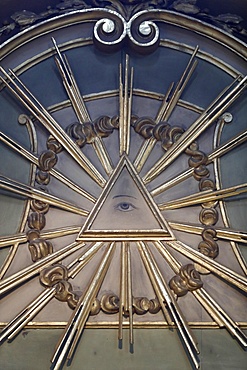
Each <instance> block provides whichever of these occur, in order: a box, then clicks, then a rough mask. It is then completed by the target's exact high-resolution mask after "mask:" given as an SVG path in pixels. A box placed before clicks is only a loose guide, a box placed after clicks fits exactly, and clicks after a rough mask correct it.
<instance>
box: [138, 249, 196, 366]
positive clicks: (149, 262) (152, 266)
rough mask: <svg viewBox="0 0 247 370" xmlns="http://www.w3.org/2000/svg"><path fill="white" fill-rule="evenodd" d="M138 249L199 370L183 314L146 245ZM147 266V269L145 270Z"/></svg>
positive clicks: (189, 331) (190, 334) (194, 348)
mask: <svg viewBox="0 0 247 370" xmlns="http://www.w3.org/2000/svg"><path fill="white" fill-rule="evenodd" d="M138 249H139V252H140V254H141V257H142V260H143V263H144V265H145V267H146V269H147V272H148V271H150V270H151V271H152V275H153V278H154V279H155V280H156V284H157V285H158V287H159V290H160V292H161V293H162V295H163V303H166V305H167V307H168V310H169V311H170V313H171V316H172V318H173V320H174V322H175V324H176V325H177V328H178V331H179V333H180V335H181V338H182V340H183V343H184V345H185V348H186V349H187V351H188V354H189V356H190V358H191V360H192V362H193V364H194V366H195V368H196V369H198V368H199V360H198V357H197V354H198V353H199V350H198V347H197V343H196V342H195V339H194V336H193V334H192V331H191V329H190V328H189V326H188V324H187V322H186V321H185V319H184V317H183V314H182V312H181V310H180V308H179V306H178V304H177V302H176V300H175V298H174V297H173V294H172V292H171V291H170V288H169V286H168V284H167V283H166V281H165V280H164V278H163V276H162V274H161V271H160V270H159V268H158V266H157V264H156V262H155V260H154V257H153V256H152V254H151V252H150V250H149V248H148V246H147V244H144V243H143V242H139V243H138ZM147 266H148V268H147Z"/></svg>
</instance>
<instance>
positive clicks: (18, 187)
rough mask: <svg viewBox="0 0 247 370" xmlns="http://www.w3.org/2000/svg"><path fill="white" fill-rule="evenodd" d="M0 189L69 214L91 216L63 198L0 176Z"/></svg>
mask: <svg viewBox="0 0 247 370" xmlns="http://www.w3.org/2000/svg"><path fill="white" fill-rule="evenodd" d="M0 188H2V189H4V190H8V191H11V192H12V193H15V194H18V195H21V196H24V197H27V198H29V199H36V200H39V201H41V202H45V203H48V204H50V205H52V206H55V207H58V208H61V209H63V210H65V211H68V212H73V213H76V214H78V215H81V216H84V217H87V216H88V214H89V211H86V210H84V209H82V208H79V207H77V206H75V205H74V204H72V203H69V202H67V201H65V200H63V199H61V198H58V197H55V196H54V195H51V194H48V193H46V192H44V191H42V190H39V189H36V188H34V187H32V186H29V185H26V184H22V183H20V182H17V181H14V180H12V179H11V180H10V179H9V178H7V177H4V176H0Z"/></svg>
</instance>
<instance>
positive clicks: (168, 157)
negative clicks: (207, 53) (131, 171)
mask: <svg viewBox="0 0 247 370" xmlns="http://www.w3.org/2000/svg"><path fill="white" fill-rule="evenodd" d="M237 80H239V77H238V78H237V79H236V80H234V81H233V83H231V84H230V85H229V86H228V87H227V88H225V89H224V90H223V91H222V93H220V94H219V95H218V97H217V98H216V99H215V100H214V101H213V102H212V103H211V104H210V106H209V107H208V108H207V109H206V110H205V111H204V112H203V113H202V114H201V115H200V117H198V118H197V119H196V120H195V122H194V123H192V125H191V126H190V127H189V128H188V129H187V130H186V131H185V133H184V134H182V135H181V137H180V138H179V139H178V140H177V141H176V143H174V144H173V146H172V147H171V148H170V149H169V150H168V151H167V152H166V153H165V154H164V155H163V156H162V157H161V158H160V159H159V160H158V161H157V162H156V164H155V165H154V166H153V167H152V168H151V170H150V171H148V173H147V174H146V175H145V176H144V178H143V181H144V183H145V184H147V183H149V182H151V181H152V180H153V179H154V178H156V177H157V176H158V175H159V174H160V173H161V172H162V171H164V170H165V169H166V168H167V167H168V166H169V165H170V164H171V163H172V162H173V161H174V160H175V159H176V158H177V157H178V156H179V155H180V154H181V153H182V152H183V151H184V150H185V149H186V148H187V147H188V146H189V145H190V144H191V143H192V142H193V141H194V140H195V139H197V137H198V136H199V135H200V134H201V133H202V132H204V131H205V130H206V129H207V128H208V127H209V126H210V125H211V124H212V123H213V122H214V121H215V120H216V119H217V118H218V117H219V116H220V115H221V114H222V113H223V112H224V111H225V110H226V109H227V108H228V107H229V106H230V105H231V104H232V103H233V102H234V101H235V100H236V99H237V98H238V97H239V95H240V94H241V93H242V92H243V90H244V89H245V88H246V81H247V76H245V77H244V78H243V79H242V80H241V81H240V82H239V83H238V84H237V85H236V86H235V87H234V88H232V86H233V84H234V83H236V81H237ZM229 90H230V92H228V91H229Z"/></svg>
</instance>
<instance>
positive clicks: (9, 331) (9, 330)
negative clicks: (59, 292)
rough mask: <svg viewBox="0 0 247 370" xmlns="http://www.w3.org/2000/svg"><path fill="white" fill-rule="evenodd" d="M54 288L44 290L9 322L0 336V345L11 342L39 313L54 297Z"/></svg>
mask: <svg viewBox="0 0 247 370" xmlns="http://www.w3.org/2000/svg"><path fill="white" fill-rule="evenodd" d="M55 294H56V288H55V287H54V288H46V289H45V290H44V291H43V292H42V293H41V294H39V295H38V296H37V297H36V298H35V299H34V300H33V301H32V302H31V303H29V304H28V305H27V306H26V307H25V308H24V309H23V310H22V311H21V312H20V313H19V314H18V315H17V316H16V317H15V318H14V319H13V320H11V321H10V322H9V323H8V324H7V325H6V326H5V328H4V329H3V330H2V331H1V334H0V343H2V342H3V341H4V340H6V339H8V341H11V340H12V339H13V338H14V337H15V336H16V335H17V334H18V333H19V332H20V331H21V329H23V328H24V326H25V325H26V324H27V323H28V322H29V321H31V320H32V318H33V317H35V316H36V315H37V313H38V312H40V311H41V310H42V309H43V308H44V307H45V306H46V305H47V303H48V302H50V300H51V299H52V298H53V297H54V296H55Z"/></svg>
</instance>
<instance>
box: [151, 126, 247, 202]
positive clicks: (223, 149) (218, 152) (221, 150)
mask: <svg viewBox="0 0 247 370" xmlns="http://www.w3.org/2000/svg"><path fill="white" fill-rule="evenodd" d="M246 140H247V130H244V131H242V132H241V133H240V134H238V135H236V136H234V137H233V138H232V139H231V140H228V141H227V142H226V143H224V144H222V145H220V146H219V147H218V148H216V149H215V150H214V151H213V152H212V153H210V154H209V155H208V160H207V164H210V163H212V162H213V161H214V160H215V159H217V158H220V157H221V156H223V155H224V154H226V153H228V152H230V151H231V150H232V149H234V148H236V147H237V146H238V145H241V144H242V143H244V142H245V141H246ZM193 172H194V169H193V168H189V169H188V170H186V171H184V172H181V173H180V174H179V175H177V176H175V177H173V178H172V179H171V180H169V181H167V182H165V183H164V184H162V185H160V186H158V187H157V188H156V189H153V190H152V191H151V195H152V196H153V197H155V196H156V195H159V194H161V193H163V191H165V190H168V189H170V188H172V187H173V186H175V185H178V184H179V183H181V182H182V181H184V180H187V179H188V178H190V177H191V176H192V175H193Z"/></svg>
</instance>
